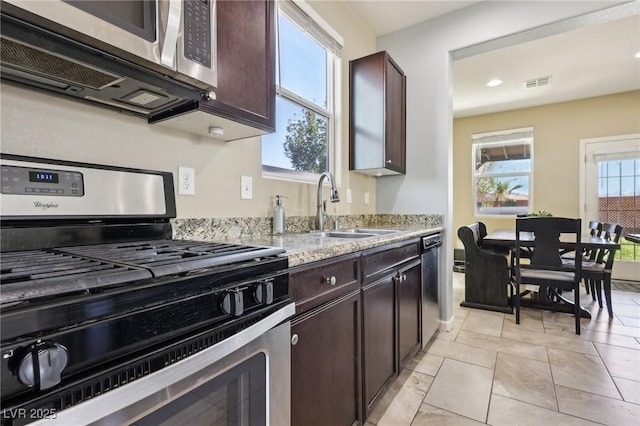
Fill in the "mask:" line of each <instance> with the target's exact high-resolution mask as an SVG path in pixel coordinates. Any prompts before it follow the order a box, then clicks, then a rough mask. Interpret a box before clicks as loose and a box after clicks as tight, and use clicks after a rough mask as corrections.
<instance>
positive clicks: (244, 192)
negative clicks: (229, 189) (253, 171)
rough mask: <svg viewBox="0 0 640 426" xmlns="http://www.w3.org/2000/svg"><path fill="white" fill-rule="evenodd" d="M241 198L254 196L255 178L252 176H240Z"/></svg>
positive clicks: (245, 198) (247, 198)
mask: <svg viewBox="0 0 640 426" xmlns="http://www.w3.org/2000/svg"><path fill="white" fill-rule="evenodd" d="M240 198H241V199H243V200H250V199H252V198H253V178H252V177H251V176H241V177H240Z"/></svg>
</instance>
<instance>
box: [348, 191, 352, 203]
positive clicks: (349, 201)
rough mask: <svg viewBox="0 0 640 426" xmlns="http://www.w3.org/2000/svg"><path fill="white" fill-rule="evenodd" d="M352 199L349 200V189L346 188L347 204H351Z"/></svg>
mask: <svg viewBox="0 0 640 426" xmlns="http://www.w3.org/2000/svg"><path fill="white" fill-rule="evenodd" d="M352 202H353V199H352V198H351V188H347V204H351V203H352Z"/></svg>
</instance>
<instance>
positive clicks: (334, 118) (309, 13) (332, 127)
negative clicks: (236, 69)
mask: <svg viewBox="0 0 640 426" xmlns="http://www.w3.org/2000/svg"><path fill="white" fill-rule="evenodd" d="M285 1H290V2H291V3H294V4H295V6H297V7H298V8H299V9H300V10H301V11H302V12H303V13H304V15H306V18H308V19H310V20H312V21H313V23H314V24H315V25H316V26H317V27H318V28H319V29H320V30H321V31H324V33H325V34H326V35H327V36H328V37H330V38H332V39H333V41H335V42H336V43H337V44H338V45H339V48H341V47H342V45H343V44H344V41H343V38H342V37H341V36H340V35H339V34H338V33H337V32H336V31H335V30H334V29H333V28H331V26H330V25H329V24H328V23H327V22H326V21H325V20H324V19H322V17H320V15H318V13H317V12H316V11H315V10H313V8H312V7H311V6H309V5H308V4H307V3H306V2H304V1H299V0H295V1H291V0H279V1H278V3H277V5H278V6H277V11H276V24H277V22H278V18H279V14H280V13H283V14H284V15H286V16H287V18H288V19H289V20H291V21H292V22H293V23H294V24H295V25H297V26H298V27H300V29H301V30H302V31H303V32H306V33H307V34H308V35H309V36H310V37H311V38H313V39H314V40H316V41H317V42H318V44H320V45H321V46H323V47H324V48H325V50H326V51H327V70H326V75H327V107H326V108H323V107H321V106H320V105H317V104H315V103H313V102H311V101H308V100H307V99H304V98H303V97H301V96H298V95H297V94H295V93H294V92H292V91H290V90H288V89H287V88H286V87H282V86H280V78H279V76H277V80H276V95H277V96H280V97H282V98H283V99H285V100H287V101H289V102H293V103H295V104H298V105H300V106H301V107H303V108H306V109H308V110H310V111H313V112H314V113H316V114H319V115H321V116H323V117H326V118H327V151H328V153H327V169H328V170H329V171H330V172H331V173H332V174H333V175H334V177H335V180H336V182H337V184H338V185H340V182H341V180H342V179H341V173H340V171H341V170H342V158H341V156H340V152H341V151H342V150H341V146H342V141H341V137H340V135H341V132H340V129H341V128H342V125H341V122H342V120H341V118H342V114H341V108H340V106H341V104H342V96H341V93H342V79H341V75H342V60H341V58H340V55H339V53H338V54H336V53H334V52H333V51H332V49H331V48H330V47H328V46H327V45H326V44H325V43H323V42H321V41H320V40H318V37H314V36H313V32H314V31H307V30H305V29H304V25H305V23H303V22H298V21H297V19H296V17H295V16H292V15H291V14H288V13H286V12H285V11H284V10H283V9H282V8H281V5H282V3H284V2H285ZM289 7H290V6H289ZM276 28H277V26H276ZM276 48H277V50H278V55H277V57H278V58H279V57H280V53H279V49H280V47H279V42H278V41H276ZM278 60H279V59H278ZM278 68H279V67H278ZM263 166H264V165H263ZM262 176H263V177H265V178H272V179H280V180H287V181H293V182H304V183H309V182H312V183H316V182H317V181H318V178H319V177H320V174H316V173H309V172H300V171H282V172H280V171H268V170H264V167H263V169H262Z"/></svg>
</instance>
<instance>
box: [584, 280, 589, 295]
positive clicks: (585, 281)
mask: <svg viewBox="0 0 640 426" xmlns="http://www.w3.org/2000/svg"><path fill="white" fill-rule="evenodd" d="M584 289H585V291H586V292H587V294H589V280H588V279H586V278H585V280H584Z"/></svg>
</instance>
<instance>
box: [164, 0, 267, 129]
mask: <svg viewBox="0 0 640 426" xmlns="http://www.w3.org/2000/svg"><path fill="white" fill-rule="evenodd" d="M216 13H217V21H216V22H217V24H216V25H217V37H218V38H217V48H218V50H217V64H218V86H217V87H216V89H215V90H214V93H215V98H214V99H205V98H203V99H201V100H200V101H199V102H198V103H197V105H195V106H194V108H195V111H185V112H186V113H185V114H183V115H180V116H178V117H176V118H172V119H168V120H165V121H163V122H162V123H158V124H165V125H167V126H168V127H172V128H178V129H180V130H183V131H186V132H189V133H195V134H200V135H205V136H206V135H210V136H214V135H211V134H210V133H209V128H210V127H213V128H220V129H222V132H223V134H222V136H220V137H218V139H221V140H226V141H231V140H235V139H242V138H246V137H250V136H260V135H263V134H266V133H272V132H274V131H275V108H276V104H275V102H276V86H275V81H276V79H275V68H276V66H275V65H276V54H275V52H276V32H275V22H276V21H275V19H276V15H275V13H276V7H275V2H274V1H273V0H264V1H244V0H218V2H217V4H216ZM214 137H215V136H214Z"/></svg>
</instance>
